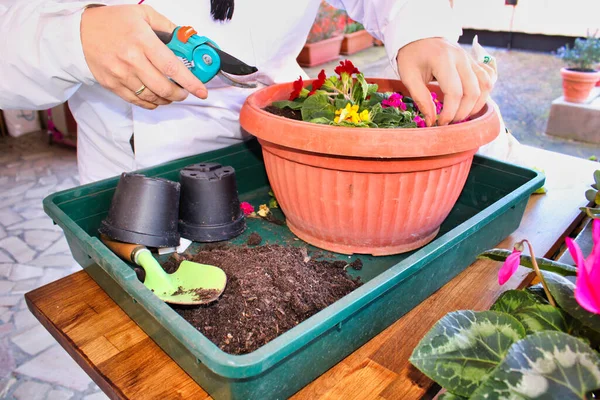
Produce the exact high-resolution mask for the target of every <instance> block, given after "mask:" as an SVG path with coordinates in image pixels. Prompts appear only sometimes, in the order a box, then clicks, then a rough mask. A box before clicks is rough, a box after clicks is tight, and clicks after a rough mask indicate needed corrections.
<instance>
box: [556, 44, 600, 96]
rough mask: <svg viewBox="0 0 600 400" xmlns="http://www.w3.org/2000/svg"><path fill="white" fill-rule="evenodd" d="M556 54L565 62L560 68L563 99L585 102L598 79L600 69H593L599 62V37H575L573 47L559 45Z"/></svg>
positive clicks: (599, 78) (599, 77) (599, 79)
mask: <svg viewBox="0 0 600 400" xmlns="http://www.w3.org/2000/svg"><path fill="white" fill-rule="evenodd" d="M557 56H558V57H559V58H560V59H562V60H563V61H564V62H565V63H566V64H567V66H565V67H563V68H562V69H561V70H560V73H561V75H562V78H563V95H564V97H565V101H568V102H571V103H583V102H585V101H586V100H587V98H588V96H589V95H590V92H591V90H592V89H593V88H594V86H595V85H596V84H597V83H598V82H599V81H600V71H597V70H596V69H594V67H595V66H596V65H597V64H598V63H600V38H597V37H595V35H594V36H588V37H587V38H577V39H575V43H574V44H573V47H571V46H569V45H568V44H567V45H565V46H562V47H560V48H559V49H558V50H557Z"/></svg>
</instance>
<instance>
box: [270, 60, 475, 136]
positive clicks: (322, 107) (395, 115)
mask: <svg viewBox="0 0 600 400" xmlns="http://www.w3.org/2000/svg"><path fill="white" fill-rule="evenodd" d="M334 72H335V73H336V74H337V75H333V76H329V77H327V76H326V74H325V70H321V72H320V73H319V75H318V77H317V79H316V80H315V81H314V82H313V83H312V84H311V85H308V86H307V87H304V81H303V80H302V77H300V78H299V79H298V80H296V81H295V82H294V83H293V90H292V92H291V93H290V96H289V99H288V100H283V101H276V102H274V103H273V106H275V107H278V108H290V109H292V110H300V112H301V115H302V120H303V121H308V122H312V123H317V124H326V125H337V126H348V127H369V128H424V127H426V124H425V116H424V115H423V114H422V113H421V112H420V111H419V108H418V106H417V104H416V103H415V102H414V100H413V99H412V98H410V97H408V96H403V95H402V94H400V93H395V92H385V93H380V92H378V91H377V90H378V86H377V85H376V84H371V83H368V82H367V81H366V79H365V77H364V75H363V73H362V72H360V71H359V70H358V69H357V68H356V67H355V66H354V65H353V64H352V62H351V61H349V60H344V61H341V62H340V65H338V66H337V67H336V68H335V69H334ZM431 97H432V99H433V101H434V104H435V105H436V111H437V113H438V114H439V113H441V111H442V109H443V103H442V102H441V101H440V100H439V99H438V97H437V94H436V93H435V92H431ZM461 122H464V121H461Z"/></svg>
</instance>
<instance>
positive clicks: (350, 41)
mask: <svg viewBox="0 0 600 400" xmlns="http://www.w3.org/2000/svg"><path fill="white" fill-rule="evenodd" d="M371 46H373V36H371V34H370V33H369V32H367V31H366V30H365V27H364V26H363V25H362V24H361V23H360V22H356V21H354V20H352V19H351V18H348V17H347V18H346V27H345V29H344V40H343V41H342V48H341V50H340V53H341V54H344V55H348V54H354V53H357V52H359V51H361V50H364V49H368V48H369V47H371Z"/></svg>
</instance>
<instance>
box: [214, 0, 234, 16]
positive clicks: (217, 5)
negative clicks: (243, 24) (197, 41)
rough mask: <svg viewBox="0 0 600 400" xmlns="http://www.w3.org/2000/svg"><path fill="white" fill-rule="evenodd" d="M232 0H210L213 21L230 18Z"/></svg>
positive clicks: (231, 14)
mask: <svg viewBox="0 0 600 400" xmlns="http://www.w3.org/2000/svg"><path fill="white" fill-rule="evenodd" d="M233 2H234V0H210V15H212V18H213V19H214V20H215V21H225V19H227V20H230V19H231V17H233Z"/></svg>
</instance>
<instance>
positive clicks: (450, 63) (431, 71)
mask: <svg viewBox="0 0 600 400" xmlns="http://www.w3.org/2000/svg"><path fill="white" fill-rule="evenodd" d="M397 61H398V71H399V73H400V76H401V78H402V82H403V83H404V84H405V85H406V88H407V89H408V91H409V92H410V94H411V96H412V98H413V99H414V100H415V102H416V103H417V106H418V107H419V109H420V110H421V111H422V112H423V114H424V115H425V123H426V124H427V126H432V125H433V124H434V123H435V122H436V118H438V117H437V115H436V112H435V104H434V103H433V100H432V99H431V94H430V91H429V89H428V88H427V86H426V83H429V82H431V81H432V80H433V78H435V79H436V80H437V81H438V83H439V85H440V89H441V90H442V92H443V93H444V108H443V110H442V112H441V113H440V115H439V118H438V120H437V122H438V124H439V125H447V124H449V123H451V122H458V121H462V120H464V119H465V118H467V117H469V116H471V115H473V114H475V113H477V112H479V111H480V110H481V109H482V108H483V106H484V105H485V103H486V101H487V99H488V96H489V94H490V92H491V90H492V88H493V86H494V82H495V74H496V73H495V71H494V69H493V68H491V67H490V66H488V65H485V64H483V63H478V62H476V61H475V60H474V59H473V58H472V57H471V56H470V55H469V54H468V53H467V52H466V51H465V50H464V49H462V48H461V47H460V46H459V45H458V44H454V43H451V42H449V41H447V40H445V39H442V38H429V39H422V40H418V41H416V42H412V43H409V44H407V45H406V46H404V47H403V48H401V49H400V50H399V51H398V57H397Z"/></svg>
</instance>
